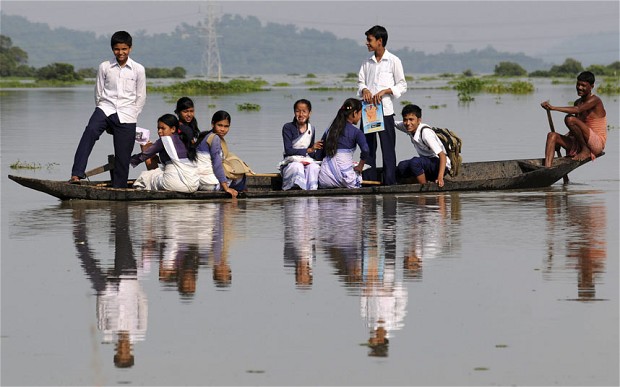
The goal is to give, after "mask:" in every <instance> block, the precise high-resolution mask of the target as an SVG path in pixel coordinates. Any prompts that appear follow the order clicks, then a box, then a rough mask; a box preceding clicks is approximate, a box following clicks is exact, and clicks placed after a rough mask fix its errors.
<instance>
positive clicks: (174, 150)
mask: <svg viewBox="0 0 620 387" xmlns="http://www.w3.org/2000/svg"><path fill="white" fill-rule="evenodd" d="M178 126H179V120H178V118H177V117H175V116H174V115H173V114H164V115H163V116H161V117H159V119H158V120H157V134H159V139H158V140H157V141H155V143H153V145H151V146H150V147H149V148H148V149H146V150H144V151H142V152H141V153H138V154H135V155H133V156H131V166H132V167H134V168H135V167H136V166H137V165H139V164H140V163H142V162H144V161H146V160H148V159H150V158H151V157H153V156H155V155H157V154H158V155H159V160H160V161H161V162H162V163H163V167H159V168H156V169H153V170H148V171H144V172H142V173H141V174H140V176H138V178H137V179H136V181H135V182H134V183H133V187H134V188H136V189H143V190H167V191H177V192H195V191H197V190H198V185H199V179H198V173H197V169H196V165H195V164H194V162H192V161H191V160H190V159H189V158H188V148H189V147H190V144H191V139H190V138H187V136H185V134H183V133H181V134H179V133H178Z"/></svg>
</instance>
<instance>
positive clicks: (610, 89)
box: [596, 81, 620, 95]
mask: <svg viewBox="0 0 620 387" xmlns="http://www.w3.org/2000/svg"><path fill="white" fill-rule="evenodd" d="M603 82H604V83H602V84H601V85H599V86H598V87H597V88H596V91H597V92H598V93H599V94H605V95H618V94H620V83H618V82H616V83H612V82H605V81H603Z"/></svg>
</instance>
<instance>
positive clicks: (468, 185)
mask: <svg viewBox="0 0 620 387" xmlns="http://www.w3.org/2000/svg"><path fill="white" fill-rule="evenodd" d="M600 156H602V155H600ZM600 156H599V157H600ZM588 161H589V159H588V160H584V161H573V160H571V159H569V158H560V159H555V160H554V162H553V166H552V167H550V168H545V167H544V166H543V162H544V160H542V159H521V160H500V161H482V162H473V163H464V164H463V165H462V167H461V168H462V169H461V172H460V173H459V175H458V176H456V177H446V179H445V185H444V187H443V188H439V187H438V186H437V184H435V183H428V184H397V185H391V186H382V185H367V186H364V187H362V188H357V189H349V188H334V189H319V190H315V191H303V190H288V191H282V190H281V188H280V187H281V186H282V179H281V177H280V175H278V174H257V175H248V182H247V189H248V190H247V192H243V193H240V195H239V198H266V197H285V196H338V195H369V194H370V195H376V194H393V193H421V192H440V191H481V190H505V189H528V188H542V187H548V186H550V185H551V184H553V183H555V182H557V181H558V180H560V179H561V178H562V177H563V176H565V175H567V174H568V173H569V172H571V171H572V170H574V169H576V168H578V167H579V166H581V165H583V164H585V163H587V162H588ZM9 179H11V180H13V181H15V182H17V183H18V184H21V185H23V186H25V187H28V188H32V189H34V190H37V191H41V192H44V193H47V194H50V195H52V196H55V197H57V198H59V199H61V200H69V199H86V200H116V201H133V200H178V199H193V200H213V199H222V198H227V197H229V195H228V194H226V193H225V192H221V191H220V192H207V191H199V192H194V193H181V192H172V191H144V190H135V189H132V188H125V189H121V188H111V187H110V184H109V182H103V181H98V182H96V181H91V182H86V181H83V182H81V183H80V184H69V183H67V182H66V181H55V180H41V179H33V178H28V177H20V176H14V175H9ZM130 183H131V182H130Z"/></svg>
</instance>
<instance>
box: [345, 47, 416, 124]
mask: <svg viewBox="0 0 620 387" xmlns="http://www.w3.org/2000/svg"><path fill="white" fill-rule="evenodd" d="M357 86H358V90H357V94H358V96H360V97H361V96H362V95H363V93H362V91H363V90H364V89H368V90H370V92H371V93H372V94H373V95H375V94H377V93H378V92H380V91H381V90H384V89H392V94H391V95H390V94H386V95H384V96H383V97H382V98H381V103H382V105H383V114H384V115H386V116H389V115H392V114H394V103H393V101H392V100H393V99H397V98H400V96H401V95H403V94H405V93H406V92H407V81H406V80H405V72H404V70H403V64H402V62H401V61H400V59H399V58H398V57H397V56H396V55H394V54H392V53H391V52H389V51H388V50H385V52H384V53H383V56H382V57H381V60H380V61H379V62H377V58H376V57H375V55H374V54H373V55H372V56H371V57H370V58H368V59H366V60H365V61H364V63H362V67H361V68H360V71H359V75H358V81H357Z"/></svg>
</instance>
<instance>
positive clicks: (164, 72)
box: [145, 66, 187, 79]
mask: <svg viewBox="0 0 620 387" xmlns="http://www.w3.org/2000/svg"><path fill="white" fill-rule="evenodd" d="M145 72H146V77H147V78H180V79H183V78H185V74H186V73H187V72H186V71H185V69H184V68H183V67H179V66H177V67H174V68H172V69H164V68H159V67H147V68H145Z"/></svg>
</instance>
